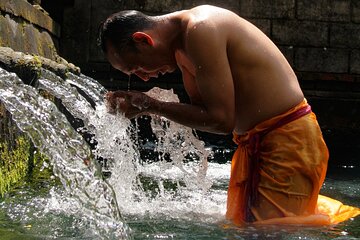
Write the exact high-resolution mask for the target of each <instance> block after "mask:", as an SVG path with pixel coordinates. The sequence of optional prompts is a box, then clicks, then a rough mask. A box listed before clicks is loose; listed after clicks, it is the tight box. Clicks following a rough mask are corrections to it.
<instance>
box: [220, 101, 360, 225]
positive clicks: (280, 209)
mask: <svg viewBox="0 0 360 240" xmlns="http://www.w3.org/2000/svg"><path fill="white" fill-rule="evenodd" d="M233 140H234V141H235V143H237V144H238V148H237V150H236V151H235V153H234V156H233V159H232V164H231V176H230V183H229V189H228V199H227V213H226V217H227V219H229V220H231V221H232V222H233V223H234V224H236V225H239V224H243V223H246V222H253V223H255V224H311V225H327V224H333V223H338V222H341V221H345V220H347V219H349V218H351V217H355V216H357V215H359V214H360V210H359V209H358V208H355V207H350V206H346V205H343V204H342V203H341V202H339V201H337V200H334V199H331V198H327V197H325V196H321V195H319V191H320V188H321V186H322V184H323V182H324V179H325V175H326V170H327V163H328V158H329V153H328V149H327V147H326V144H325V142H324V140H323V137H322V133H321V130H320V127H319V125H318V122H317V120H316V116H315V114H314V113H313V112H312V111H311V108H310V106H309V105H308V104H307V102H306V100H305V99H304V101H302V102H301V103H300V104H299V105H297V106H296V107H294V108H292V109H290V110H289V111H287V112H286V113H284V114H281V115H278V116H276V117H274V118H271V119H269V120H266V121H264V122H262V123H260V124H258V125H256V126H255V127H254V128H253V129H251V130H249V131H248V132H246V133H245V134H243V135H236V134H234V139H233Z"/></svg>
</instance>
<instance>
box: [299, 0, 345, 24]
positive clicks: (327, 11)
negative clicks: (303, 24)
mask: <svg viewBox="0 0 360 240" xmlns="http://www.w3.org/2000/svg"><path fill="white" fill-rule="evenodd" d="M350 3H351V0H317V1H313V0H298V1H297V17H298V18H299V19H307V20H316V21H341V22H348V21H350Z"/></svg>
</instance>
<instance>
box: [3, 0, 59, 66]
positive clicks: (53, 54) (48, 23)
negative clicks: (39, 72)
mask: <svg viewBox="0 0 360 240" xmlns="http://www.w3.org/2000/svg"><path fill="white" fill-rule="evenodd" d="M32 2H33V3H34V4H35V5H32V4H30V3H29V2H28V1H25V0H1V1H0V47H10V48H12V49H13V50H15V51H20V52H24V53H29V54H35V55H39V56H43V57H46V58H49V59H52V60H56V59H57V58H58V54H57V49H58V47H59V38H60V25H59V24H57V23H56V22H54V21H53V20H52V19H51V17H50V16H49V15H48V14H47V12H46V11H45V10H44V9H42V8H41V6H40V5H38V3H39V2H40V1H32Z"/></svg>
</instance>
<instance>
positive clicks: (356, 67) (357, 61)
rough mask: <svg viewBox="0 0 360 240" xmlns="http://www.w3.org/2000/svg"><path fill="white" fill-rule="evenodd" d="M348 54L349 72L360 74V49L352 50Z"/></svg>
mask: <svg viewBox="0 0 360 240" xmlns="http://www.w3.org/2000/svg"><path fill="white" fill-rule="evenodd" d="M350 56H351V57H350V72H351V73H355V74H360V50H359V49H356V50H352V51H351V55H350Z"/></svg>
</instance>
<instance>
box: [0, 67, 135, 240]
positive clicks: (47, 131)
mask: <svg viewBox="0 0 360 240" xmlns="http://www.w3.org/2000/svg"><path fill="white" fill-rule="evenodd" d="M0 100H1V102H2V103H3V104H4V105H5V107H6V109H7V110H8V111H9V112H10V113H11V115H12V118H13V120H14V121H15V123H16V124H17V126H18V127H19V129H21V130H22V131H23V132H25V133H27V134H28V135H29V137H30V138H31V140H32V142H33V144H34V145H35V147H37V148H38V149H39V150H40V151H41V152H42V153H44V154H45V155H47V156H48V157H49V159H50V161H51V164H52V167H53V172H54V174H55V175H56V176H57V177H59V179H60V180H61V182H62V184H63V187H64V188H65V189H66V191H67V192H68V194H69V196H68V197H70V196H71V198H72V200H73V201H74V202H76V203H77V206H78V207H75V206H76V205H74V206H73V208H68V209H66V210H67V211H70V212H69V213H71V214H74V215H76V214H78V215H81V216H83V220H84V221H87V222H89V224H90V225H92V226H93V227H94V228H93V229H92V230H93V231H94V234H96V235H99V236H106V235H107V234H109V233H108V232H109V230H110V228H112V230H113V231H112V233H110V234H111V235H114V236H116V237H121V238H126V237H127V236H128V228H127V226H126V225H125V224H123V221H122V217H121V215H120V212H119V209H118V207H117V201H116V198H115V195H114V193H113V190H112V188H111V186H110V185H109V184H107V183H106V181H103V180H102V178H101V172H100V171H99V170H98V168H97V164H96V162H95V161H92V154H91V150H90V148H89V146H88V145H87V144H86V143H85V142H84V140H83V138H82V137H81V136H80V135H79V134H78V133H77V132H76V131H75V130H74V129H73V128H72V127H71V125H70V124H69V123H68V121H67V120H66V118H65V116H64V115H63V114H61V113H60V112H59V111H58V109H57V108H56V106H55V105H54V104H53V103H52V102H51V101H49V100H47V99H45V98H43V97H41V96H40V95H39V94H38V92H37V91H36V89H34V88H32V87H30V86H27V85H25V84H23V83H22V81H21V80H20V79H19V78H18V77H17V76H16V75H15V74H12V73H8V72H6V71H5V70H3V69H0ZM85 163H88V164H85Z"/></svg>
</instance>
